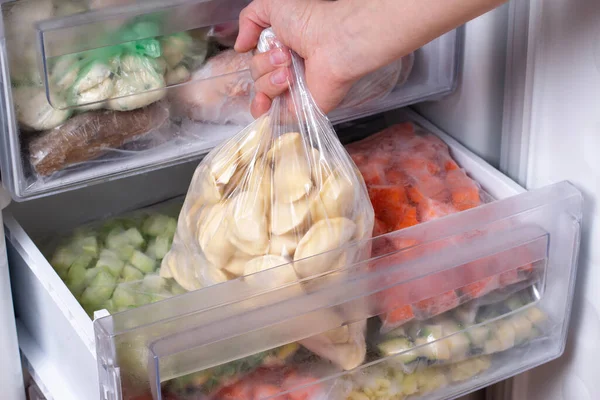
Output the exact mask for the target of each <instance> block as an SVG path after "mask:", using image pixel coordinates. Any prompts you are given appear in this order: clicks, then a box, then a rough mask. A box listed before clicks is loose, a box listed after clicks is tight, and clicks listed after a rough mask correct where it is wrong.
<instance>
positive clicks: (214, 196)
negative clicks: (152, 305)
mask: <svg viewBox="0 0 600 400" xmlns="http://www.w3.org/2000/svg"><path fill="white" fill-rule="evenodd" d="M277 45H278V44H277V42H276V39H275V37H274V35H273V33H272V31H271V30H266V31H265V32H263V34H262V36H261V41H260V43H259V51H266V50H267V49H270V48H273V46H277ZM292 59H293V65H292V82H291V88H290V90H289V91H288V92H287V93H286V94H285V95H282V96H280V97H278V98H276V99H275V100H274V101H273V105H272V107H271V110H270V111H269V112H268V113H267V114H266V115H264V116H263V117H261V118H259V119H258V120H256V121H255V122H254V123H252V124H251V125H249V126H248V127H246V128H245V129H243V130H242V131H241V132H240V133H239V134H237V135H236V136H235V137H233V138H232V139H230V140H229V141H227V142H225V143H223V144H222V145H221V146H219V147H218V148H216V149H214V150H213V151H212V152H211V153H210V154H209V155H208V156H207V157H206V158H205V159H204V160H203V161H202V162H201V163H200V165H199V166H198V168H197V169H196V172H195V174H194V177H193V178H192V182H191V184H190V188H189V190H188V193H187V196H186V200H185V203H184V206H183V209H182V212H181V214H180V216H179V221H178V226H177V231H176V234H175V238H174V240H173V246H172V248H171V250H170V252H169V253H168V254H167V255H166V256H165V258H164V259H163V262H162V266H161V276H163V277H173V278H175V280H176V281H177V282H178V283H179V284H180V285H181V286H182V287H184V288H186V289H187V290H195V289H200V288H202V287H206V286H210V285H214V284H217V283H220V282H224V281H227V280H229V279H234V278H238V277H241V276H244V278H243V279H244V281H245V282H247V283H248V284H249V285H253V286H258V287H261V288H265V289H269V288H273V287H277V286H279V285H282V284H286V283H291V282H295V281H298V280H299V279H302V278H307V277H310V276H314V275H318V274H322V273H327V272H330V271H333V270H337V269H339V268H342V267H344V266H347V265H351V264H352V263H353V262H357V261H359V260H362V259H366V258H368V257H369V256H370V249H369V251H365V252H362V251H353V252H351V251H349V250H347V248H344V245H345V244H347V243H350V242H352V241H359V240H364V239H368V238H370V237H371V233H372V229H373V218H374V217H373V208H372V206H371V203H370V201H369V198H368V193H367V190H366V187H365V185H364V181H363V179H362V177H361V175H360V172H359V171H358V170H357V168H356V166H355V165H354V163H353V162H352V160H351V158H350V157H349V156H348V153H346V151H345V149H344V147H343V146H342V144H341V143H340V142H339V140H338V138H337V136H336V134H335V131H334V130H333V127H332V125H331V123H330V122H329V120H328V119H327V117H326V116H325V115H323V114H322V112H321V111H320V110H319V109H318V107H317V106H316V104H315V103H314V100H313V99H312V97H311V95H310V93H309V92H308V91H307V89H306V85H305V82H304V71H303V64H302V61H301V59H300V58H299V57H298V56H297V55H296V54H293V53H292ZM326 252H328V253H327V255H323V254H322V253H326ZM317 254H321V256H320V257H318V260H315V258H314V257H313V258H311V256H314V255H317ZM275 267H278V268H277V269H276V270H275V271H278V273H277V274H273V275H272V276H274V277H276V279H274V281H270V282H263V281H260V280H259V278H257V277H256V276H252V274H254V273H257V272H260V271H263V270H266V269H270V268H275ZM303 290H311V288H310V287H309V286H304V289H303ZM353 325H354V326H351V327H350V328H348V327H342V328H341V331H340V332H339V333H340V335H334V336H327V335H325V336H323V337H320V338H312V339H313V340H311V342H310V344H309V345H310V347H311V348H312V349H314V351H316V352H317V353H321V354H323V356H324V357H325V358H328V359H330V360H332V361H333V362H334V363H336V364H338V365H339V366H340V367H342V368H344V369H351V368H354V367H356V366H357V365H360V364H361V363H362V361H363V360H364V357H365V353H366V347H365V339H364V334H365V332H364V331H365V324H364V321H363V322H357V323H355V324H353ZM342 331H343V332H342ZM338 345H339V346H338Z"/></svg>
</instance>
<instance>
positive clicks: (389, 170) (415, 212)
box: [347, 123, 532, 330]
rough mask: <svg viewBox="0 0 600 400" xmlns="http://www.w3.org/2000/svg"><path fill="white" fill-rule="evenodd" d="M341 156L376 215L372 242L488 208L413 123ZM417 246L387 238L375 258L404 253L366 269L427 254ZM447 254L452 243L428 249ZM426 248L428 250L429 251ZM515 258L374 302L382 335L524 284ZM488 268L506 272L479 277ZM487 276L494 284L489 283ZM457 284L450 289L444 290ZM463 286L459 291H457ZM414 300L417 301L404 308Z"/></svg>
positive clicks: (443, 150)
mask: <svg viewBox="0 0 600 400" xmlns="http://www.w3.org/2000/svg"><path fill="white" fill-rule="evenodd" d="M347 149H348V151H349V153H350V155H351V157H352V159H353V160H354V162H355V163H356V165H357V166H358V168H359V170H360V171H361V173H362V176H363V178H364V180H365V183H366V185H367V189H368V192H369V197H370V199H371V202H372V204H373V208H374V210H375V229H374V235H375V236H378V235H383V234H386V233H389V232H393V231H397V230H401V229H403V228H408V227H410V226H413V225H416V224H419V223H422V222H427V221H429V220H432V219H435V218H439V217H443V216H445V215H448V214H451V213H456V212H459V211H463V210H467V209H469V208H473V207H476V206H478V205H480V204H483V203H484V202H485V201H487V200H488V197H486V194H485V193H484V192H482V191H481V190H480V188H479V185H478V184H477V183H476V182H474V181H473V180H472V179H471V178H469V177H468V176H467V174H466V173H465V172H464V171H463V170H462V169H460V167H459V166H458V164H457V163H456V162H455V161H454V160H453V159H452V157H451V156H450V153H449V150H448V146H447V145H446V144H445V143H444V142H442V141H441V140H440V139H438V138H437V137H435V136H433V135H431V134H428V133H427V132H424V131H423V130H422V129H421V128H420V127H418V126H416V125H415V124H413V123H404V124H398V125H394V126H391V127H389V128H387V129H385V130H383V131H381V132H379V133H377V134H375V135H372V136H370V137H368V138H367V139H364V140H362V141H359V142H356V143H352V144H350V145H348V146H347ZM418 245H419V241H417V240H414V239H411V238H410V237H407V236H405V235H404V236H387V237H385V238H381V239H380V240H378V241H376V242H375V246H374V248H373V253H374V255H375V256H377V255H382V254H388V253H390V252H393V251H397V250H401V249H409V248H412V249H411V250H410V251H407V252H401V253H397V254H395V255H392V256H390V257H384V258H382V259H380V260H376V261H374V262H373V263H371V268H373V269H386V268H390V267H393V266H394V265H397V264H398V263H402V262H406V261H409V260H411V259H415V258H417V257H420V256H422V255H424V254H425V252H426V251H427V249H421V248H418V247H417V248H415V246H418ZM435 245H436V246H438V247H437V248H436V249H439V248H440V246H441V247H443V246H451V245H456V243H451V242H446V243H439V244H435ZM432 246H434V245H433V244H431V245H429V247H428V248H432V249H433V247H432ZM524 259H526V257H522V253H521V252H520V251H516V252H515V253H514V254H513V255H512V257H510V258H509V259H507V258H504V259H499V258H496V259H492V260H490V259H486V260H478V261H475V262H472V263H470V264H467V265H464V266H462V267H460V268H455V269H453V270H450V271H444V272H441V273H438V274H432V275H430V276H426V277H423V278H420V279H416V280H413V281H411V282H410V283H407V284H406V285H402V289H390V290H386V291H384V292H383V293H381V295H380V296H379V300H380V301H381V303H382V304H384V307H385V309H386V310H389V311H388V312H387V313H386V314H384V315H383V316H382V318H383V320H384V321H385V323H384V325H383V329H384V330H390V329H393V328H394V327H397V326H400V325H402V324H404V323H405V322H407V321H410V320H412V319H414V318H417V319H427V318H429V317H432V316H435V315H438V314H441V313H443V312H445V311H447V310H450V309H453V308H455V307H457V306H458V305H459V304H461V303H464V302H465V301H468V300H470V299H473V298H478V297H481V296H483V295H485V294H487V293H489V292H491V291H493V290H496V289H498V288H500V287H505V286H509V285H512V284H515V283H518V282H520V281H523V280H526V279H527V278H528V277H529V276H530V273H531V271H532V267H531V266H530V265H528V264H526V263H524V262H521V260H524ZM492 262H493V263H504V264H506V268H505V269H506V271H505V272H503V273H501V274H499V275H496V274H486V271H487V270H491V269H492V265H495V264H492ZM490 275H493V276H490ZM452 282H457V283H456V285H455V286H450V287H448V285H450V284H452ZM461 283H462V284H461ZM409 289H412V293H418V294H419V296H418V297H419V298H418V300H417V301H411V302H410V303H408V304H407V301H409V297H410V298H415V296H416V295H413V296H409V295H408V293H411V291H410V290H409Z"/></svg>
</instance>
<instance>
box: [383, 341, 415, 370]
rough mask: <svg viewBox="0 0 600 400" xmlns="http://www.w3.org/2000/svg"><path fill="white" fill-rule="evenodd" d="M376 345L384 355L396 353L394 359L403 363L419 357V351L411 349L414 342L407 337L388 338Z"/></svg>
mask: <svg viewBox="0 0 600 400" xmlns="http://www.w3.org/2000/svg"><path fill="white" fill-rule="evenodd" d="M378 347H379V351H381V353H382V354H383V355H384V356H392V355H397V356H396V357H395V359H397V360H398V361H400V362H402V363H404V364H409V363H411V362H413V361H416V360H417V359H418V358H419V353H418V352H417V351H415V350H412V348H413V347H414V344H413V343H412V342H411V341H410V340H409V339H408V338H395V339H389V340H386V341H385V342H382V343H380V344H379V345H378Z"/></svg>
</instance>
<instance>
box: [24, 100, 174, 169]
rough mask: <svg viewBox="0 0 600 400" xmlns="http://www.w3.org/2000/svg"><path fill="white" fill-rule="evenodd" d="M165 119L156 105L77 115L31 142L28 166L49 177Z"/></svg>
mask: <svg viewBox="0 0 600 400" xmlns="http://www.w3.org/2000/svg"><path fill="white" fill-rule="evenodd" d="M168 117H169V111H168V109H167V108H166V106H165V105H164V104H160V103H156V104H152V105H151V106H148V107H145V108H140V109H137V110H134V111H130V112H127V113H119V112H116V111H94V112H88V113H84V114H79V115H77V116H75V117H73V118H71V119H70V120H68V121H67V122H65V123H64V124H63V125H60V126H59V127H56V128H54V129H50V130H48V131H45V132H43V133H41V134H40V135H39V136H37V137H34V138H33V139H32V140H31V142H30V143H29V154H30V160H31V164H32V166H33V168H34V169H35V171H36V172H37V173H38V174H39V175H41V176H47V175H50V174H52V173H54V172H56V171H60V170H62V169H64V168H66V167H68V166H71V165H73V164H76V163H80V162H84V161H89V160H93V159H94V158H97V157H99V156H101V155H102V154H104V153H105V152H106V151H107V150H108V149H111V148H117V147H120V146H122V145H123V144H125V143H127V142H130V141H133V140H135V139H137V138H139V137H141V136H143V135H145V134H147V133H149V132H151V131H153V130H155V129H158V128H160V127H161V126H162V125H163V124H164V123H165V122H166V121H167V119H168Z"/></svg>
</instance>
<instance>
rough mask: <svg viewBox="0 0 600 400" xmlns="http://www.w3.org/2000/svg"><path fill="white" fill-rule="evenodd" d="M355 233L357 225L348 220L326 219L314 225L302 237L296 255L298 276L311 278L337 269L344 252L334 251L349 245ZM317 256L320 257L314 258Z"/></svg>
mask: <svg viewBox="0 0 600 400" xmlns="http://www.w3.org/2000/svg"><path fill="white" fill-rule="evenodd" d="M355 231H356V224H355V223H354V222H352V221H351V220H349V219H347V218H332V219H325V220H321V221H319V222H317V223H316V224H314V225H313V226H312V227H311V228H310V229H309V230H308V232H306V234H305V235H304V236H303V237H302V239H301V240H300V243H298V247H297V248H296V252H295V253H294V261H295V267H296V271H297V272H298V275H299V276H301V277H309V276H312V275H316V274H319V273H323V272H325V271H330V270H332V269H335V268H334V266H335V265H336V264H337V263H336V261H337V260H338V259H339V257H340V256H342V255H343V251H341V250H340V251H332V250H335V249H336V248H338V247H341V246H344V245H345V244H346V243H348V242H349V241H350V240H351V239H352V237H353V236H354V232H355ZM323 253H326V254H323ZM315 255H319V256H318V257H312V256H315ZM309 257H311V258H309ZM305 258H308V259H306V260H304V259H305Z"/></svg>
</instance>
